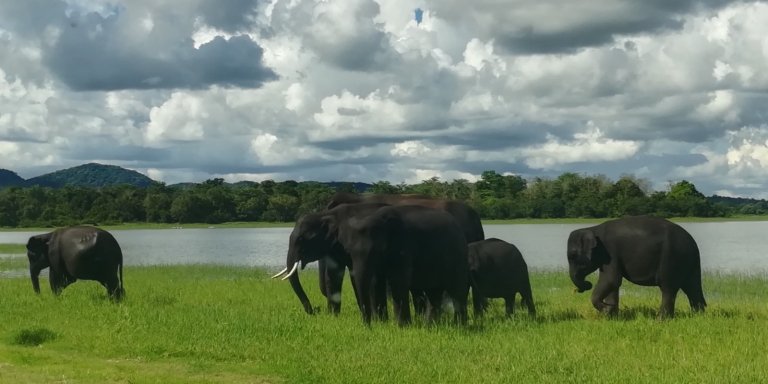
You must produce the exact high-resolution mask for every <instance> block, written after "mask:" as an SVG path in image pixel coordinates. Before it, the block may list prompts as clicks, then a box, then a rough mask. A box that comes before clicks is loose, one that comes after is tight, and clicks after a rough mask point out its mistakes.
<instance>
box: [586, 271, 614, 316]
mask: <svg viewBox="0 0 768 384" xmlns="http://www.w3.org/2000/svg"><path fill="white" fill-rule="evenodd" d="M619 279H621V278H619ZM620 286H621V280H619V282H618V283H617V282H616V281H615V280H614V279H609V278H604V275H603V274H601V275H600V278H599V280H598V282H597V286H596V287H595V289H594V290H593V291H592V306H594V307H595V309H597V310H598V311H600V312H604V313H606V314H608V315H610V316H616V315H618V314H619V306H618V303H619V287H620ZM608 296H612V298H611V299H609V301H608V302H606V301H605V299H606V298H607V297H608Z"/></svg>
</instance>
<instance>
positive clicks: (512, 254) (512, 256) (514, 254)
mask: <svg viewBox="0 0 768 384" xmlns="http://www.w3.org/2000/svg"><path fill="white" fill-rule="evenodd" d="M469 273H470V287H471V289H472V302H473V304H474V311H475V316H476V317H479V316H482V315H483V312H484V311H485V308H486V307H487V306H488V302H487V300H486V298H489V297H502V298H504V303H505V305H506V309H507V316H510V315H512V314H513V313H514V311H515V310H514V307H515V295H516V294H517V293H520V296H521V297H522V300H521V302H522V303H524V304H525V305H526V307H528V313H529V314H530V315H535V314H536V307H535V306H534V304H533V295H532V294H531V282H530V280H529V279H528V265H527V264H525V260H524V259H523V255H522V254H521V253H520V251H519V250H518V249H517V247H515V246H514V245H513V244H510V243H508V242H506V241H504V240H500V239H496V238H490V239H485V240H481V241H476V242H474V243H470V244H469Z"/></svg>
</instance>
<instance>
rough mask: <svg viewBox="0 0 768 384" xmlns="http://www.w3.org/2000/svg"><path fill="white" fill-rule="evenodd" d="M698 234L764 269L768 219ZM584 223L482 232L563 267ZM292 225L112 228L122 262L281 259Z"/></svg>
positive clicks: (535, 261)
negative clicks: (572, 238) (570, 244)
mask: <svg viewBox="0 0 768 384" xmlns="http://www.w3.org/2000/svg"><path fill="white" fill-rule="evenodd" d="M681 225H682V226H683V227H684V228H685V229H687V230H688V231H689V232H690V233H691V235H692V236H693V237H694V239H696V242H697V243H698V245H699V249H700V250H701V262H702V267H703V268H704V270H706V271H720V272H740V273H750V274H752V273H760V274H768V256H766V251H767V250H768V222H726V223H682V224H681ZM587 226H589V225H585V224H514V225H487V226H485V234H486V237H498V238H500V239H504V240H506V241H509V242H511V243H513V244H515V245H517V247H518V248H520V251H521V252H522V253H523V257H524V258H525V260H526V262H527V263H528V266H529V267H533V268H545V269H552V268H566V267H567V263H566V261H565V245H566V242H567V240H568V234H569V233H570V232H571V231H572V230H574V229H577V228H583V227H587ZM290 232H291V228H227V229H217V228H208V229H161V230H158V229H154V230H116V231H112V233H113V234H114V235H115V237H116V238H117V240H118V242H120V245H121V247H122V249H123V254H124V258H125V264H126V265H162V264H192V263H214V264H226V265H242V266H265V267H270V268H274V269H276V270H277V269H279V268H278V267H280V268H281V267H282V266H283V265H284V263H285V255H286V251H287V250H288V235H289V234H290ZM35 234H38V232H34V233H32V232H0V243H26V242H27V239H28V238H29V236H32V235H35Z"/></svg>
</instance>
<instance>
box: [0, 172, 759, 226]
mask: <svg viewBox="0 0 768 384" xmlns="http://www.w3.org/2000/svg"><path fill="white" fill-rule="evenodd" d="M648 185H649V183H648V182H647V181H645V180H643V179H638V178H635V177H633V176H630V175H625V176H622V177H621V178H619V180H617V181H612V180H610V179H609V178H607V177H605V176H603V175H583V174H577V173H563V174H562V175H560V176H558V177H556V178H539V177H535V178H532V179H530V180H526V179H524V178H522V177H520V176H518V175H502V174H499V173H497V172H496V171H493V170H489V171H485V172H483V173H482V175H481V177H480V179H479V180H478V181H476V182H470V181H468V180H464V179H458V180H452V181H443V180H441V179H439V178H437V177H433V178H430V179H427V180H424V181H422V182H421V183H417V184H405V183H401V184H397V185H393V184H391V183H390V182H388V181H378V182H376V183H373V184H372V185H371V186H370V187H369V188H368V190H367V191H366V193H395V194H397V193H416V194H423V195H428V196H432V197H436V198H446V199H455V200H462V201H466V202H467V203H468V204H470V205H471V206H473V207H474V208H475V209H476V210H477V211H478V212H479V213H480V215H481V217H482V218H484V219H509V218H564V217H587V218H608V217H621V216H624V215H640V214H653V215H658V216H663V217H672V216H700V217H711V216H725V215H731V214H764V213H767V212H768V203H766V202H765V201H763V200H751V199H742V200H737V199H730V200H729V199H728V198H722V197H717V196H715V197H712V198H707V197H705V196H704V195H703V194H702V193H701V192H699V191H698V190H697V189H696V187H695V186H694V185H693V184H692V183H690V182H688V181H686V180H681V181H679V182H676V183H671V184H670V185H669V187H668V189H667V190H665V191H652V190H650V188H649V187H648ZM358 187H359V186H358V185H356V184H353V183H334V184H333V186H331V185H329V184H326V183H319V182H296V181H293V180H288V181H281V182H276V181H273V180H266V181H262V182H248V183H237V184H227V183H225V182H224V180H223V179H210V180H206V181H204V182H202V183H199V184H185V185H183V186H167V185H165V184H163V183H153V184H152V185H150V186H149V187H146V188H142V187H136V186H130V185H116V186H105V187H100V188H89V187H75V186H65V187H62V188H49V187H41V186H31V187H19V186H11V187H6V188H3V189H0V226H3V227H30V226H62V225H71V224H77V223H93V224H100V225H103V224H114V223H123V222H160V223H191V222H200V223H221V222H225V221H271V222H276V221H283V222H284V221H293V220H295V219H296V218H297V217H299V216H301V215H303V214H306V213H309V212H314V211H318V210H321V209H323V208H324V207H325V205H326V204H327V202H328V200H329V198H330V196H331V195H332V194H333V193H334V192H336V191H347V192H354V191H356V190H358Z"/></svg>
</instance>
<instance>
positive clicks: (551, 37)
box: [498, 17, 683, 54]
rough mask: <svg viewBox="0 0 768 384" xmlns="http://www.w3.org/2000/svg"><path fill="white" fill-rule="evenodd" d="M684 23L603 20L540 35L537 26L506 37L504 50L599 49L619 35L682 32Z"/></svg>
mask: <svg viewBox="0 0 768 384" xmlns="http://www.w3.org/2000/svg"><path fill="white" fill-rule="evenodd" d="M682 25H683V22H682V21H680V20H675V19H672V18H668V19H665V18H662V19H657V18H655V17H653V18H648V19H641V20H630V21H627V20H602V21H597V22H595V23H594V24H586V25H580V26H578V27H576V28H573V29H569V30H564V31H557V32H552V33H540V32H536V30H535V29H534V27H533V26H530V27H526V28H523V29H521V30H517V31H515V32H513V33H508V34H505V35H502V36H500V37H499V38H498V44H499V46H501V47H502V48H504V49H506V50H508V51H511V52H515V53H524V54H542V53H545V54H546V53H569V52H573V51H575V50H578V49H581V48H584V47H597V46H601V45H605V44H608V43H611V42H613V40H614V36H615V35H624V34H636V33H639V32H653V31H657V30H663V29H679V28H680V27H682Z"/></svg>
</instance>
